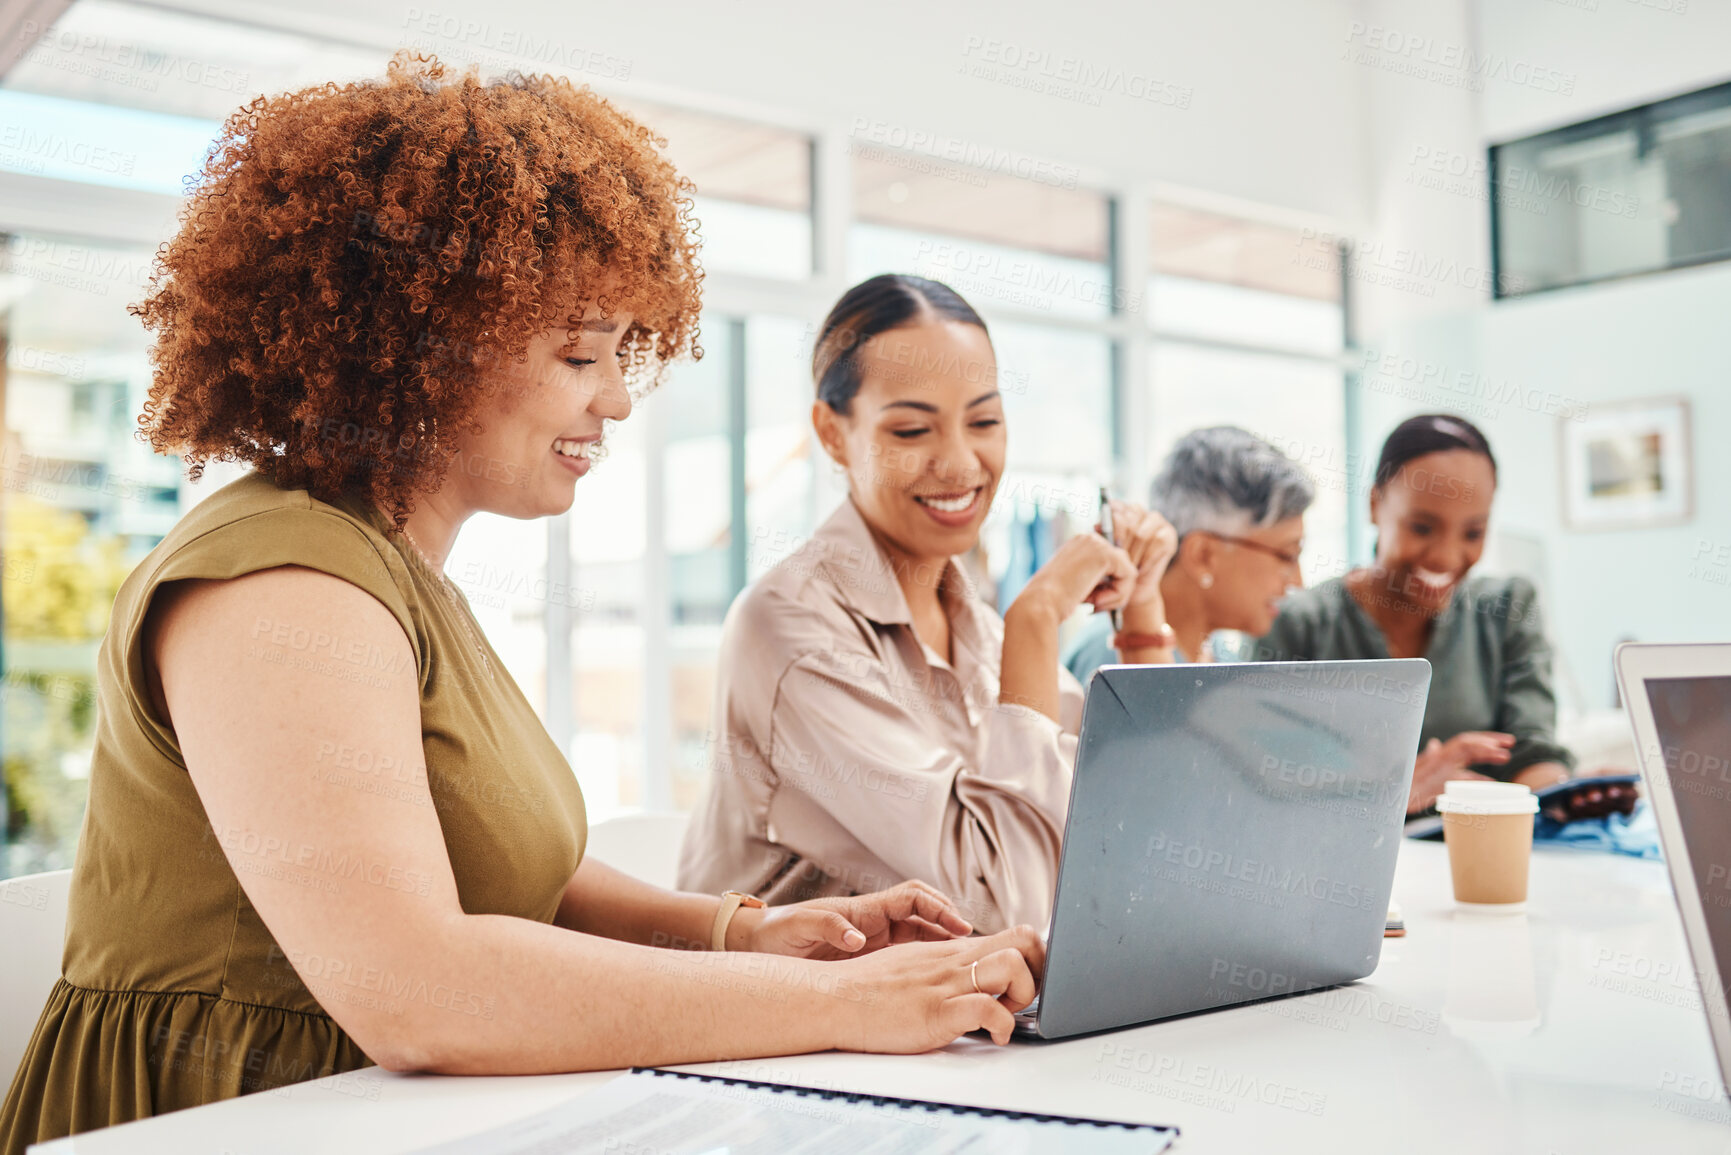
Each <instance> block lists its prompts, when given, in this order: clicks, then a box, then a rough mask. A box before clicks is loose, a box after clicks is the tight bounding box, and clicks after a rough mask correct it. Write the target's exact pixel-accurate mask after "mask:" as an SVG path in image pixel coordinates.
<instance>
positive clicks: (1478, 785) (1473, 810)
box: [1436, 781, 1539, 913]
mask: <svg viewBox="0 0 1731 1155" xmlns="http://www.w3.org/2000/svg"><path fill="white" fill-rule="evenodd" d="M1436 808H1437V812H1438V813H1439V814H1441V815H1442V818H1443V841H1444V842H1446V843H1447V844H1448V854H1449V873H1450V874H1451V875H1452V876H1453V878H1454V889H1455V901H1456V902H1457V903H1459V904H1460V905H1461V906H1463V907H1466V908H1468V909H1475V910H1486V911H1505V912H1509V913H1513V912H1515V911H1519V910H1525V909H1526V902H1527V866H1528V863H1529V862H1531V860H1532V856H1533V815H1534V814H1536V813H1538V810H1539V800H1538V799H1537V798H1536V797H1534V795H1533V792H1532V791H1531V790H1529V789H1527V788H1526V787H1525V786H1521V785H1517V784H1515V783H1511V782H1476V781H1458V782H1450V783H1448V784H1447V785H1446V786H1445V787H1444V788H1443V793H1442V797H1440V798H1438V799H1437V803H1436Z"/></svg>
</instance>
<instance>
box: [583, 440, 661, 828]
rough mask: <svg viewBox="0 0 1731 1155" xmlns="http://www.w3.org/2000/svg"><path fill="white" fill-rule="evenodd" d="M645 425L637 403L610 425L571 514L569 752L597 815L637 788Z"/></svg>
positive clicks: (631, 801) (633, 795)
mask: <svg viewBox="0 0 1731 1155" xmlns="http://www.w3.org/2000/svg"><path fill="white" fill-rule="evenodd" d="M647 432H648V431H647V422H646V421H645V420H644V419H643V415H642V412H641V409H640V410H639V412H638V413H636V414H634V415H633V416H632V417H631V418H630V419H629V420H627V421H624V422H620V423H618V424H615V425H613V426H612V427H611V428H609V429H608V431H607V434H606V438H605V445H606V456H605V457H604V458H603V459H602V460H601V461H600V462H599V463H598V464H597V465H596V467H595V468H594V469H593V470H591V471H590V472H589V474H588V475H587V476H585V477H584V478H583V479H582V480H581V481H579V482H578V483H577V490H576V499H575V500H574V502H573V503H572V506H571V511H570V513H569V515H568V516H569V518H570V523H571V531H570V532H571V581H570V585H571V588H572V589H573V590H574V591H575V597H576V601H577V613H576V625H575V627H574V628H573V629H572V638H571V651H572V655H573V663H574V665H575V669H574V670H573V676H572V685H573V695H574V697H575V703H574V710H573V713H574V716H575V719H576V733H575V736H574V738H573V740H572V745H571V750H570V757H571V765H572V768H573V769H574V770H576V772H577V781H578V783H579V784H580V785H581V786H582V788H583V797H584V801H585V803H586V804H587V806H588V808H589V816H590V818H591V820H593V821H600V820H602V819H605V818H606V817H608V816H609V815H610V814H613V813H617V812H618V811H619V810H620V809H621V808H622V807H628V806H637V805H640V804H641V798H642V794H643V769H644V766H643V736H642V725H643V694H644V637H645V629H644V627H645V614H646V610H647V607H646V605H645V594H644V579H645V573H646V563H647V558H648V552H649V551H648V546H649V542H648V539H647V535H646V533H645V528H646V526H647V524H648V509H647V505H646V501H645V498H646V496H647V491H648V487H647V484H646V481H647V471H648V437H647Z"/></svg>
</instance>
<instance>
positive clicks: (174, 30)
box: [6, 0, 391, 163]
mask: <svg viewBox="0 0 1731 1155" xmlns="http://www.w3.org/2000/svg"><path fill="white" fill-rule="evenodd" d="M19 35H20V36H22V37H25V38H27V39H31V40H32V41H33V42H32V43H31V44H30V46H29V47H27V48H26V49H25V50H24V52H23V54H22V55H21V56H20V58H19V60H18V62H17V63H16V64H14V65H13V66H12V68H11V69H9V70H8V71H7V73H6V87H7V88H8V89H10V90H13V91H17V92H29V93H40V94H43V95H47V96H56V97H61V98H64V99H65V100H68V101H74V102H80V103H85V104H97V105H114V106H119V107H124V108H136V109H146V110H149V111H151V112H157V113H164V114H167V115H168V116H170V117H177V118H187V119H191V120H195V121H207V122H210V123H212V124H213V125H215V124H220V123H221V122H222V121H223V120H224V119H226V118H227V117H228V115H229V113H231V112H233V111H235V110H236V109H237V108H240V107H241V106H242V105H244V104H246V103H247V102H248V101H250V100H251V99H252V98H253V97H255V96H257V95H259V94H261V93H276V92H291V91H294V90H295V89H299V88H305V87H308V86H310V85H314V84H323V83H325V82H326V81H329V80H336V81H346V80H352V79H358V78H362V77H372V76H378V75H381V74H382V73H383V72H384V68H385V63H386V61H388V60H389V59H390V55H391V54H390V51H389V50H387V49H383V48H381V49H379V50H376V51H368V50H366V49H364V48H361V47H359V46H356V45H348V44H340V43H333V42H331V41H329V40H324V39H320V38H315V37H310V36H297V35H295V34H294V33H292V32H282V31H276V30H267V29H264V28H258V27H252V26H247V25H242V24H233V23H230V22H228V21H226V20H220V19H214V18H211V17H207V16H198V15H194V14H192V13H190V12H176V11H172V10H169V9H166V8H162V7H152V6H145V5H139V4H126V3H120V2H119V0H77V3H75V4H73V5H72V7H70V8H69V9H67V10H66V12H64V13H63V14H62V15H61V16H60V18H59V19H58V20H56V21H54V23H53V26H52V27H49V28H40V27H37V26H36V25H35V24H34V23H30V22H25V23H22V24H21V25H20V27H19ZM213 134H214V133H213ZM130 151H132V152H134V153H136V154H137V158H138V160H139V161H140V162H141V163H149V162H151V161H152V159H153V158H152V156H151V155H150V152H151V150H150V148H149V147H148V146H147V145H143V144H133V145H131V146H130Z"/></svg>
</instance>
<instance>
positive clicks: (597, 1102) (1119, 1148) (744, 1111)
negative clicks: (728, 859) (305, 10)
mask: <svg viewBox="0 0 1731 1155" xmlns="http://www.w3.org/2000/svg"><path fill="white" fill-rule="evenodd" d="M1177 1134H1178V1132H1177V1130H1176V1129H1175V1128H1172V1127H1156V1126H1152V1125H1146V1124H1128V1123H1098V1122H1093V1121H1088V1120H1076V1119H1060V1118H1054V1117H1050V1116H1042V1117H1035V1118H1028V1117H1022V1118H1017V1117H1013V1116H1006V1115H1004V1114H1001V1113H993V1112H981V1111H974V1110H973V1109H971V1108H967V1107H958V1106H950V1105H947V1104H941V1103H921V1102H914V1101H911V1100H894V1099H878V1100H876V1101H849V1100H848V1099H847V1098H845V1097H841V1096H840V1095H839V1094H838V1093H830V1092H824V1091H818V1090H813V1089H812V1088H809V1087H777V1086H774V1085H771V1084H762V1083H747V1082H742V1081H737V1080H732V1081H730V1080H722V1079H705V1078H700V1077H695V1076H688V1075H680V1074H677V1073H674V1072H667V1071H662V1072H658V1071H632V1072H631V1073H629V1074H625V1075H621V1076H619V1077H618V1078H617V1079H614V1080H613V1081H612V1082H610V1083H608V1084H606V1085H605V1086H602V1087H599V1088H597V1089H596V1090H594V1091H591V1092H589V1093H587V1094H584V1095H581V1096H579V1097H577V1098H575V1099H572V1100H570V1101H569V1102H566V1103H561V1104H559V1105H558V1106H556V1107H552V1108H549V1109H548V1110H546V1111H542V1112H541V1113H539V1114H536V1115H531V1116H529V1117H527V1118H524V1119H518V1120H516V1121H514V1122H511V1123H507V1124H505V1125H504V1126H500V1127H495V1128H492V1129H491V1130H488V1131H483V1132H481V1133H480V1134H478V1135H471V1136H469V1137H467V1138H464V1139H458V1140H455V1141H453V1142H450V1143H442V1144H440V1145H438V1146H436V1147H427V1148H423V1149H422V1150H421V1152H419V1153H418V1155H603V1153H611V1155H619V1153H623V1152H635V1151H645V1152H654V1153H655V1155H723V1153H725V1155H795V1153H799V1155H805V1153H810V1155H816V1153H818V1152H823V1153H824V1155H891V1153H892V1152H893V1153H894V1155H928V1153H929V1155H950V1153H953V1152H968V1153H969V1155H1018V1153H1026V1155H1034V1153H1036V1152H1039V1153H1041V1155H1045V1153H1048V1152H1052V1153H1056V1155H1070V1153H1072V1152H1073V1153H1075V1155H1084V1153H1085V1155H1120V1153H1122V1155H1131V1153H1132V1152H1134V1153H1135V1155H1150V1153H1152V1152H1158V1151H1164V1150H1165V1149H1166V1148H1167V1147H1168V1146H1170V1145H1171V1143H1172V1140H1173V1139H1174V1138H1175V1137H1176V1136H1177Z"/></svg>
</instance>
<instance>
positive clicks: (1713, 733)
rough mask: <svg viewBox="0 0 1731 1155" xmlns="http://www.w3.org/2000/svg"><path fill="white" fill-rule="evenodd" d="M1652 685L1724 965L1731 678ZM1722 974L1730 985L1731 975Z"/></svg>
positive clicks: (1728, 930) (1669, 775) (1727, 958)
mask: <svg viewBox="0 0 1731 1155" xmlns="http://www.w3.org/2000/svg"><path fill="white" fill-rule="evenodd" d="M1646 686H1647V700H1648V702H1649V703H1651V705H1652V707H1653V728H1654V730H1655V731H1656V732H1657V735H1658V738H1659V747H1660V751H1661V752H1662V753H1663V755H1664V762H1665V778H1666V781H1667V782H1668V783H1669V785H1670V787H1671V794H1672V796H1673V797H1674V798H1675V799H1676V801H1677V815H1678V818H1679V820H1680V821H1681V823H1682V827H1683V844H1684V845H1685V846H1686V847H1687V848H1688V851H1689V862H1690V865H1691V867H1692V869H1693V871H1694V874H1695V886H1696V889H1697V890H1699V891H1700V893H1701V905H1702V908H1703V910H1702V914H1703V917H1704V919H1705V921H1706V923H1707V936H1708V939H1709V941H1711V942H1712V944H1713V957H1714V958H1715V959H1717V960H1718V961H1719V966H1720V968H1721V970H1722V971H1723V969H1724V968H1726V967H1727V966H1731V677H1716V678H1648V679H1646ZM1701 978H1702V980H1703V985H1705V980H1706V976H1705V975H1702V976H1701ZM1717 978H1718V980H1719V984H1720V989H1721V990H1723V989H1725V985H1726V979H1727V978H1731V976H1728V975H1726V974H1724V973H1721V974H1720V975H1718V976H1717Z"/></svg>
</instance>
